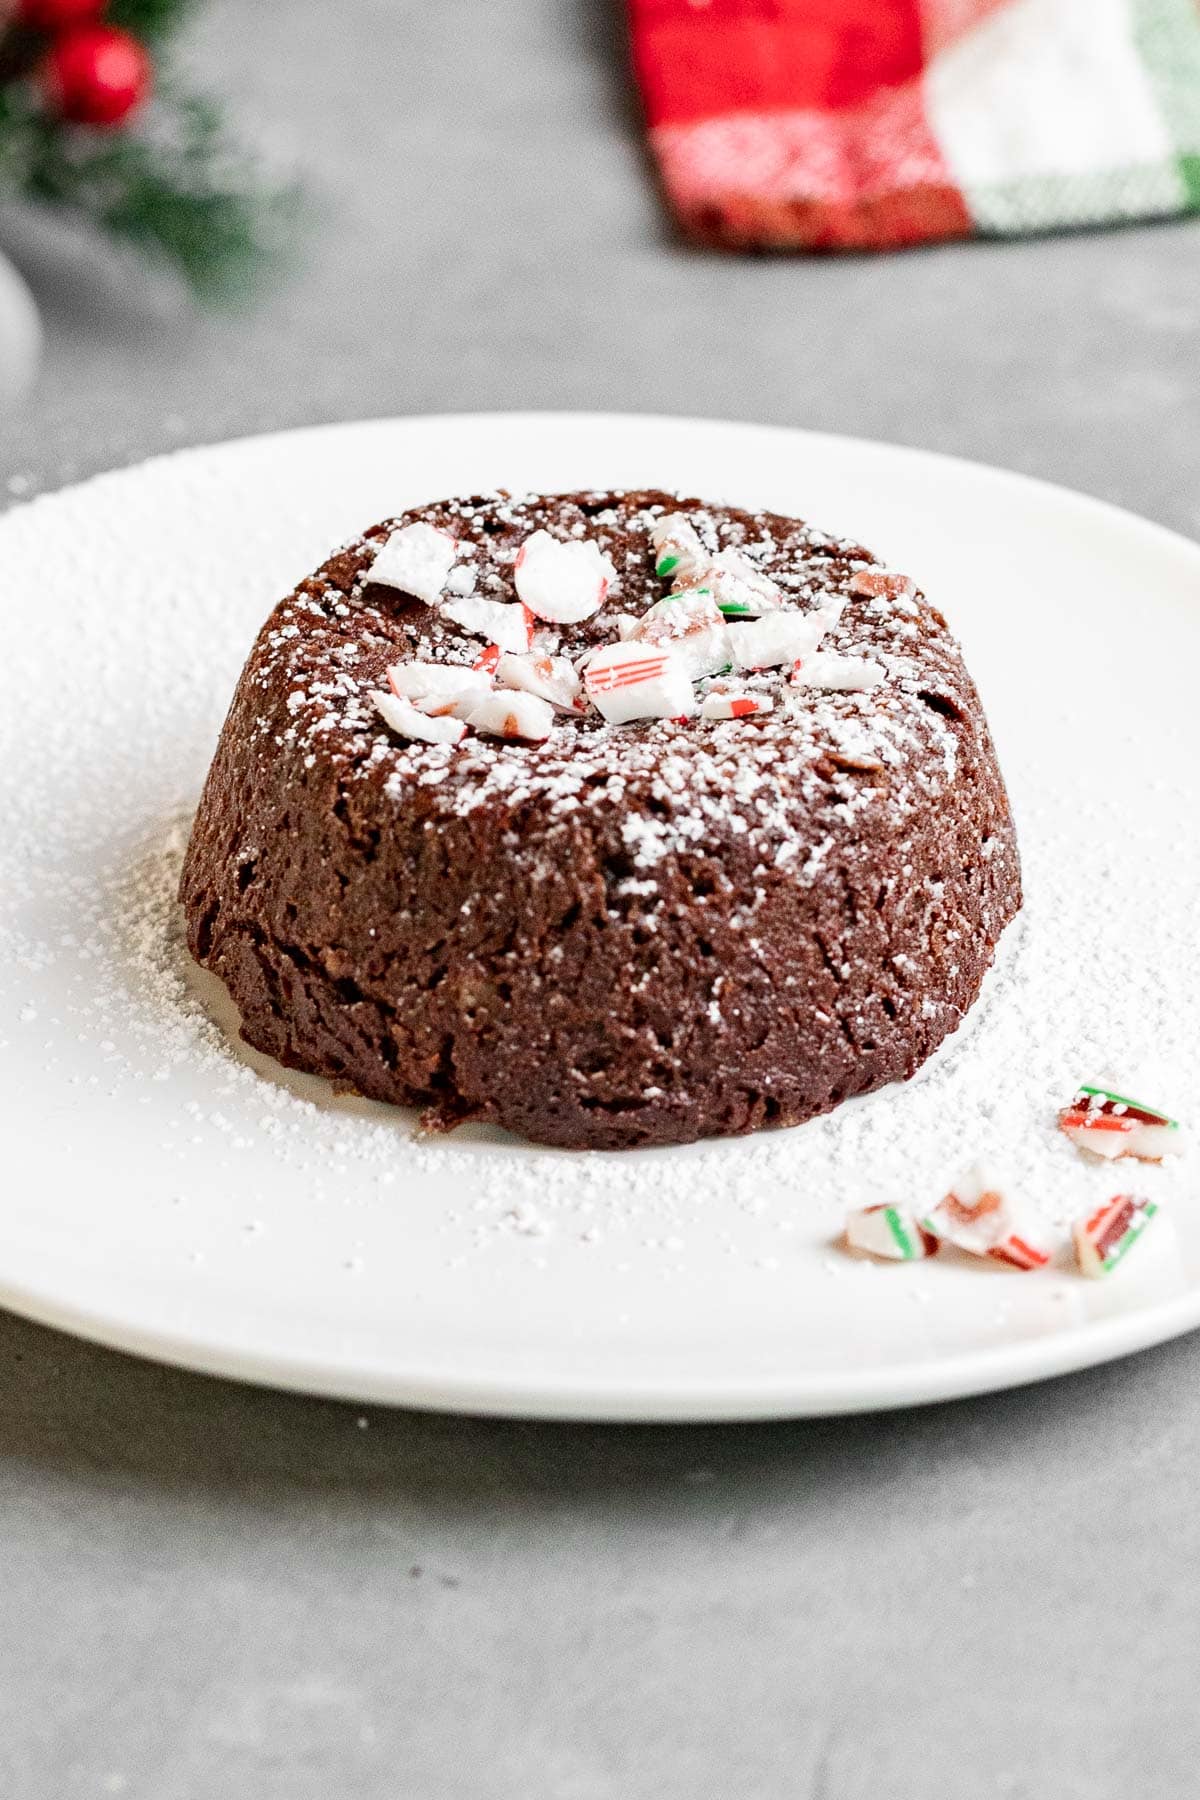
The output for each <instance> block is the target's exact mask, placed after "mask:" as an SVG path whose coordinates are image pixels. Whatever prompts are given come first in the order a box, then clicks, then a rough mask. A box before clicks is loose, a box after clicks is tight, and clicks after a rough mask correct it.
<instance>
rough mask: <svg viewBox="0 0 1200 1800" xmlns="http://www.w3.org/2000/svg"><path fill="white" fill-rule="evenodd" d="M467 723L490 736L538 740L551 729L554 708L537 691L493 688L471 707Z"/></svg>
mask: <svg viewBox="0 0 1200 1800" xmlns="http://www.w3.org/2000/svg"><path fill="white" fill-rule="evenodd" d="M467 724H468V725H471V726H473V727H474V728H475V730H476V731H486V732H487V733H488V734H489V736H491V737H502V738H528V739H530V740H531V741H532V742H535V743H540V742H541V740H542V739H543V738H548V737H549V736H550V733H551V731H552V730H553V729H554V708H553V707H552V706H551V705H550V704H549V702H548V701H546V700H539V699H538V697H537V695H536V694H519V693H512V692H509V693H498V692H495V691H493V692H492V693H490V694H487V695H485V697H484V698H483V699H482V700H480V701H479V702H478V703H477V704H476V705H475V706H473V707H472V708H471V711H470V712H469V713H468V715H467Z"/></svg>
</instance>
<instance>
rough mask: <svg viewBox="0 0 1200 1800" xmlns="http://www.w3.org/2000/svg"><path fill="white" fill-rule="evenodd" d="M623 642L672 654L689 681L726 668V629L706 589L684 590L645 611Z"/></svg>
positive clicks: (728, 651)
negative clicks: (660, 649)
mask: <svg viewBox="0 0 1200 1800" xmlns="http://www.w3.org/2000/svg"><path fill="white" fill-rule="evenodd" d="M625 641H632V642H638V643H643V644H654V645H657V646H659V647H663V648H666V649H670V650H674V651H675V653H676V655H677V656H678V658H679V660H680V661H681V662H682V663H683V664H684V666H685V667H686V668H687V671H688V673H689V675H690V676H691V678H692V680H693V681H700V680H702V679H703V677H704V676H706V675H715V674H716V673H717V671H718V670H719V669H727V668H728V667H729V664H730V661H731V657H732V652H731V650H730V647H729V627H728V626H727V625H726V623H725V620H724V618H723V617H722V615H721V613H720V612H719V611H718V609H717V606H716V603H715V602H714V600H713V597H712V594H711V592H710V591H709V589H708V588H703V587H701V588H686V589H684V590H682V591H681V592H680V593H677V594H672V595H670V596H669V598H667V599H666V600H658V601H656V602H655V604H654V605H653V606H650V607H647V609H646V611H645V612H644V613H643V614H642V616H641V618H640V619H639V620H638V621H637V623H636V626H635V629H634V630H633V631H632V632H630V634H629V639H627V640H625Z"/></svg>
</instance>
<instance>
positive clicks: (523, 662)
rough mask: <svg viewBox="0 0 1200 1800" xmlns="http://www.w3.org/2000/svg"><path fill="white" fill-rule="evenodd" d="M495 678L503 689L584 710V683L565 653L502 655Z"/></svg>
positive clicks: (566, 709)
mask: <svg viewBox="0 0 1200 1800" xmlns="http://www.w3.org/2000/svg"><path fill="white" fill-rule="evenodd" d="M496 681H497V684H498V685H499V686H500V687H502V688H515V689H518V690H519V691H521V692H523V693H526V694H537V695H538V697H539V698H540V699H542V700H548V701H549V702H550V704H551V706H557V707H558V708H559V710H560V711H562V712H582V711H583V707H584V701H583V699H582V697H581V696H582V692H583V689H582V685H581V683H580V680H579V676H578V675H577V674H576V672H575V668H574V665H573V664H572V663H571V662H570V661H569V660H568V658H567V657H565V656H534V655H532V654H530V655H528V656H514V655H511V654H510V655H506V656H502V657H501V658H500V661H499V662H498V663H497V665H496Z"/></svg>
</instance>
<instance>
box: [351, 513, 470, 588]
mask: <svg viewBox="0 0 1200 1800" xmlns="http://www.w3.org/2000/svg"><path fill="white" fill-rule="evenodd" d="M457 556H458V544H457V542H456V540H455V539H454V538H452V537H451V535H450V533H449V532H448V531H442V530H440V529H439V528H438V527H437V526H436V525H427V524H425V523H424V522H423V521H420V520H419V521H418V522H417V523H416V524H415V525H401V527H400V528H399V530H398V531H393V532H392V534H391V536H390V537H389V538H387V539H386V540H385V542H384V543H383V545H382V546H381V547H380V549H379V550H378V551H377V552H376V556H375V561H374V562H373V563H372V564H371V567H370V568H369V570H368V571H367V580H368V581H378V582H381V583H382V585H383V586H384V587H394V588H399V589H400V591H401V593H404V594H412V595H414V596H415V597H416V598H417V599H418V600H424V601H425V602H426V603H427V604H428V605H430V606H432V604H433V602H434V601H435V600H436V599H438V597H439V595H440V594H441V592H442V589H443V588H444V587H445V585H446V578H447V576H448V575H449V573H450V570H451V569H452V568H453V566H454V563H455V560H456V558H457Z"/></svg>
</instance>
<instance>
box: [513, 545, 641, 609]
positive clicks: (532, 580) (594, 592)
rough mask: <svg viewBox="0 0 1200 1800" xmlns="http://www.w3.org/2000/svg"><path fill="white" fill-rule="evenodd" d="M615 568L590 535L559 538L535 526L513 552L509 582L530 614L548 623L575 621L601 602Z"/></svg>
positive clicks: (610, 584)
mask: <svg viewBox="0 0 1200 1800" xmlns="http://www.w3.org/2000/svg"><path fill="white" fill-rule="evenodd" d="M616 579H617V571H616V570H615V569H614V568H613V566H612V564H611V562H610V561H609V560H608V558H607V556H605V554H604V552H603V551H602V550H601V548H600V546H599V544H597V543H596V542H595V541H594V539H592V538H577V539H574V540H573V541H572V542H571V543H567V544H564V543H561V542H560V541H559V539H558V538H555V537H551V536H550V533H549V532H548V531H535V532H534V533H533V536H532V537H527V538H526V539H525V542H524V543H523V544H522V545H521V548H520V550H519V551H518V552H517V560H516V562H515V563H514V564H513V585H514V586H515V587H516V590H517V595H518V598H519V599H521V600H522V601H524V603H525V605H526V606H527V607H528V608H529V610H530V612H531V613H534V614H535V615H536V617H537V618H539V619H546V620H548V621H549V623H550V624H551V625H578V624H579V622H580V620H581V619H590V618H591V616H592V614H593V613H594V612H599V610H600V608H601V607H602V606H603V604H604V598H605V595H606V594H607V593H608V590H609V588H610V587H611V586H612V585H613V583H614V582H615V581H616Z"/></svg>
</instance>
